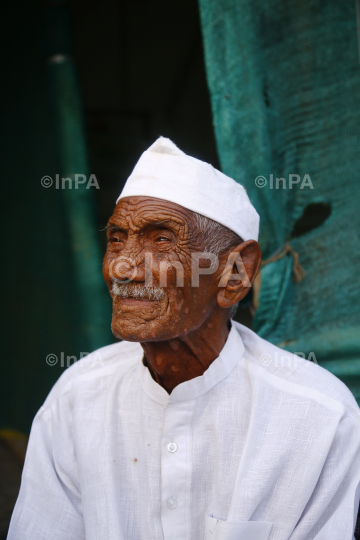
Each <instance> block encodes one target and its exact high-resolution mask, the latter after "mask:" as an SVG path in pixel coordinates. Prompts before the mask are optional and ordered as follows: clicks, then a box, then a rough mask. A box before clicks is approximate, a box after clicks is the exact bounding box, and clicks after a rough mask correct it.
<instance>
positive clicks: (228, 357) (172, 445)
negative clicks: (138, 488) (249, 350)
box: [141, 328, 244, 540]
mask: <svg viewBox="0 0 360 540" xmlns="http://www.w3.org/2000/svg"><path fill="white" fill-rule="evenodd" d="M243 351H244V345H243V343H242V341H241V338H240V336H239V334H238V333H237V332H236V330H235V329H234V328H232V330H231V331H230V333H229V337H228V339H227V341H226V344H225V346H224V348H223V349H222V351H221V353H220V356H219V357H218V358H217V359H216V360H215V361H214V362H213V363H212V364H211V366H210V367H209V369H208V370H207V371H206V372H205V373H204V375H202V376H201V377H196V378H195V379H192V380H190V381H187V382H185V383H182V384H180V385H179V386H177V387H176V388H175V389H174V390H173V392H172V393H171V395H169V394H168V393H167V392H166V391H165V390H164V389H163V388H162V387H161V386H159V385H158V384H157V383H156V382H155V381H154V380H153V379H152V377H151V375H150V372H149V370H148V368H147V367H145V366H144V365H142V376H141V380H142V387H143V390H144V391H145V392H146V394H147V395H148V396H149V397H151V398H152V399H153V400H154V401H156V402H157V403H159V404H160V405H162V406H163V407H164V409H165V411H164V427H163V433H162V439H161V522H162V527H163V534H164V540H186V539H188V538H189V533H188V532H187V526H188V523H189V512H191V506H190V489H191V484H190V480H191V472H192V471H191V459H190V458H189V454H190V449H191V445H192V440H191V420H192V415H193V414H194V412H196V405H197V403H196V400H197V398H198V397H199V396H201V395H203V394H205V393H206V392H208V391H209V390H211V388H213V387H214V386H215V385H216V384H218V383H219V382H220V381H222V380H223V379H224V378H225V377H227V376H228V374H229V373H230V372H231V371H232V370H233V369H234V367H235V366H236V364H237V363H238V361H239V360H240V359H241V357H242V353H243ZM239 353H240V354H239Z"/></svg>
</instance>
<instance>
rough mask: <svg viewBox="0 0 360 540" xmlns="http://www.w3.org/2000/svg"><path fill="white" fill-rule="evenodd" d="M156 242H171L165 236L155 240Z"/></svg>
mask: <svg viewBox="0 0 360 540" xmlns="http://www.w3.org/2000/svg"><path fill="white" fill-rule="evenodd" d="M156 241H157V242H171V240H170V238H167V237H166V236H159V238H157V239H156Z"/></svg>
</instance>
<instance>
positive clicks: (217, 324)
mask: <svg viewBox="0 0 360 540" xmlns="http://www.w3.org/2000/svg"><path fill="white" fill-rule="evenodd" d="M229 328H230V324H229V323H228V324H227V323H226V321H224V320H214V319H212V320H211V321H205V322H204V323H203V324H202V326H200V328H198V329H197V330H195V331H194V332H191V333H189V334H187V335H186V336H182V337H177V338H175V339H170V340H168V341H151V342H147V343H141V346H142V348H143V349H144V353H145V360H144V363H145V365H147V367H148V368H149V370H150V373H151V375H152V377H153V379H154V380H155V381H156V382H157V383H158V384H160V386H162V387H163V388H165V390H166V391H167V392H168V393H169V394H170V393H171V392H172V390H173V389H174V388H175V387H176V386H178V385H179V384H180V383H182V382H185V381H189V380H191V379H194V378H195V377H199V376H201V375H202V374H203V373H204V372H205V371H206V370H207V369H208V367H209V366H210V364H211V363H212V362H213V361H214V360H215V359H216V358H217V357H218V356H219V353H220V351H221V350H222V348H223V347H224V345H225V342H226V340H227V337H228V335H229Z"/></svg>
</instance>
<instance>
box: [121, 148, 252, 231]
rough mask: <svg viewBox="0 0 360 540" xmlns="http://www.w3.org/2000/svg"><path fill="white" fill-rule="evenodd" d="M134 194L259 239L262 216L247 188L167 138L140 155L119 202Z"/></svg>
mask: <svg viewBox="0 0 360 540" xmlns="http://www.w3.org/2000/svg"><path fill="white" fill-rule="evenodd" d="M134 196H144V197H155V198H156V199H163V200H165V201H171V202H174V203H176V204H179V205H180V206H183V207H184V208H188V209H189V210H192V211H193V212H197V213H199V214H201V215H203V216H206V217H208V218H210V219H213V220H214V221H217V222H219V223H221V224H222V225H225V226H226V227H228V228H229V229H231V230H232V231H234V232H236V233H237V234H238V235H239V236H240V237H241V238H242V239H243V240H257V239H258V236H259V221H260V218H259V215H258V213H257V212H256V210H255V208H254V207H253V205H252V204H251V202H250V200H249V197H248V196H247V193H246V190H245V188H244V187H243V186H242V185H240V184H238V183H237V182H235V180H233V179H232V178H229V177H228V176H226V175H225V174H223V173H222V172H220V171H218V170H217V169H214V167H212V166H211V165H209V163H205V162H204V161H200V160H199V159H196V158H194V157H191V156H188V155H186V154H185V153H184V152H182V151H181V150H180V149H179V148H178V147H177V146H176V145H175V144H174V143H173V142H172V141H170V139H166V138H165V137H160V138H159V139H157V141H155V142H154V144H152V145H151V146H150V148H148V150H146V151H145V152H144V153H143V154H142V155H141V157H140V159H139V161H138V162H137V164H136V165H135V168H134V170H133V172H132V173H131V175H130V176H129V178H128V179H127V181H126V184H125V186H124V189H123V191H122V192H121V195H120V197H119V198H118V199H117V201H116V202H119V200H120V199H123V198H124V197H134Z"/></svg>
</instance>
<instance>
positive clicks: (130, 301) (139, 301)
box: [116, 296, 156, 304]
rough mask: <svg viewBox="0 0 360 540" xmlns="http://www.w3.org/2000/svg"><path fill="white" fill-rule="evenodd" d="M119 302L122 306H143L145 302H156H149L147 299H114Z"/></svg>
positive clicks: (119, 297) (118, 297)
mask: <svg viewBox="0 0 360 540" xmlns="http://www.w3.org/2000/svg"><path fill="white" fill-rule="evenodd" d="M116 298H117V299H118V301H119V302H122V303H124V304H144V303H146V302H156V300H150V299H149V298H131V297H130V298H122V297H121V296H117V297H116Z"/></svg>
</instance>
